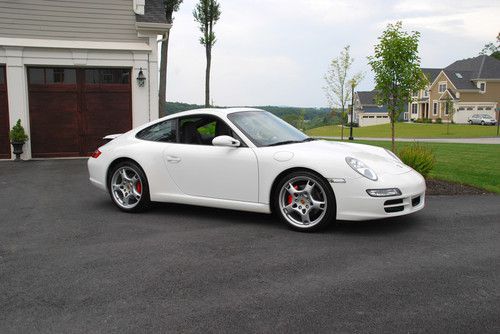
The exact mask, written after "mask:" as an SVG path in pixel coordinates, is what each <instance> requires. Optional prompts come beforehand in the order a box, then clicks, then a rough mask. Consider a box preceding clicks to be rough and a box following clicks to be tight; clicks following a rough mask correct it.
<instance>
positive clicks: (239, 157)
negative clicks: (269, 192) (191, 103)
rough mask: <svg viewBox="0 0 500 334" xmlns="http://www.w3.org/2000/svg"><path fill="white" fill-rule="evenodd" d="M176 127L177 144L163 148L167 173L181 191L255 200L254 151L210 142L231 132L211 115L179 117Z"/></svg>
mask: <svg viewBox="0 0 500 334" xmlns="http://www.w3.org/2000/svg"><path fill="white" fill-rule="evenodd" d="M178 126H179V143H178V144H176V145H169V146H168V147H166V148H165V150H164V151H163V158H164V161H165V165H166V168H167V171H168V173H169V174H170V176H171V177H172V179H173V180H174V182H175V183H176V184H177V186H178V187H179V188H180V189H181V191H182V192H183V193H185V194H187V195H191V196H201V197H209V198H217V199H225V200H234V201H245V202H257V201H258V166H257V158H256V156H255V153H254V152H253V150H252V149H251V148H249V147H246V146H245V145H244V144H243V145H242V146H240V147H221V146H213V145H212V143H211V141H212V139H213V138H214V137H215V136H217V135H220V134H226V135H231V134H233V133H232V130H231V129H230V128H229V127H228V126H227V124H226V123H225V122H223V121H222V120H221V119H219V118H216V117H214V116H207V115H201V116H189V117H183V118H180V119H179V121H178ZM218 127H219V128H224V131H222V130H217V128H218ZM217 132H218V133H217ZM222 132H224V133H222ZM233 135H234V134H233Z"/></svg>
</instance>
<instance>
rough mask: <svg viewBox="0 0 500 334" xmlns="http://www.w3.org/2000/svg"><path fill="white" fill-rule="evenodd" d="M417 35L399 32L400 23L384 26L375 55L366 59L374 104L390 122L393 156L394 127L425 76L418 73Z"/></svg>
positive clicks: (401, 25)
mask: <svg viewBox="0 0 500 334" xmlns="http://www.w3.org/2000/svg"><path fill="white" fill-rule="evenodd" d="M419 37H420V33H419V32H418V31H412V32H411V33H408V32H406V31H403V24H402V22H401V21H398V22H396V23H395V24H388V25H387V29H386V30H385V31H384V32H383V33H382V36H380V37H379V38H378V40H379V44H377V45H376V46H375V53H374V55H373V56H370V57H368V60H369V64H370V65H371V68H372V70H373V72H374V73H375V83H376V85H375V89H376V90H377V91H378V93H377V97H376V98H377V103H378V104H379V105H387V110H388V112H389V118H390V121H391V138H392V151H393V152H395V150H396V147H395V146H396V145H395V140H394V138H395V129H394V123H395V122H396V121H397V119H398V118H399V115H400V114H401V112H403V110H404V106H405V105H406V104H407V103H408V101H409V100H410V98H411V94H412V92H413V91H418V90H420V89H423V88H424V87H425V84H426V80H425V76H424V74H423V73H422V70H421V69H420V57H419V55H418V41H419Z"/></svg>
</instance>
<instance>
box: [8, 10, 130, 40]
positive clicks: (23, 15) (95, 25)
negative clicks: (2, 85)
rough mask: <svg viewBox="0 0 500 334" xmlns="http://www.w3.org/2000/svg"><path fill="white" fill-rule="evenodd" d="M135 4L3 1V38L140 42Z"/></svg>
mask: <svg viewBox="0 0 500 334" xmlns="http://www.w3.org/2000/svg"><path fill="white" fill-rule="evenodd" d="M132 5H133V1H132V0H106V1H100V0H50V1H47V0H0V36H1V37H14V38H38V39H51V40H53V39H55V40H58V39H59V40H85V41H103V42H106V41H113V42H137V41H138V37H137V30H136V28H135V15H134V12H133V10H132Z"/></svg>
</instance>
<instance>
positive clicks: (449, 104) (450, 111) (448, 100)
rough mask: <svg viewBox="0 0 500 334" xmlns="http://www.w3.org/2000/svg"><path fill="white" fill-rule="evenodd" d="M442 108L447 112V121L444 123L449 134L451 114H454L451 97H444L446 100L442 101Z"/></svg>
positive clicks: (451, 120)
mask: <svg viewBox="0 0 500 334" xmlns="http://www.w3.org/2000/svg"><path fill="white" fill-rule="evenodd" d="M444 108H445V110H446V113H447V114H448V123H447V125H446V134H447V135H449V134H450V123H451V122H453V115H454V114H455V108H453V101H451V98H450V97H449V96H448V97H447V98H446V102H445V103H444Z"/></svg>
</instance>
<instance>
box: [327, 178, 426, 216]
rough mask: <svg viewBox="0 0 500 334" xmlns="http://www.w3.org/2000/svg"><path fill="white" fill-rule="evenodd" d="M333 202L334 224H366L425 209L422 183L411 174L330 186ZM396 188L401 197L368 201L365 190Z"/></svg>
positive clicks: (373, 198) (349, 181)
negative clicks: (334, 204)
mask: <svg viewBox="0 0 500 334" xmlns="http://www.w3.org/2000/svg"><path fill="white" fill-rule="evenodd" d="M331 185H332V188H333V191H334V193H335V197H336V201H337V219H338V220H353V221H356V220H370V219H382V218H389V217H396V216H403V215H407V214H410V213H413V212H417V211H419V210H421V209H423V208H424V206H425V189H426V188H425V180H424V178H423V177H422V176H421V175H420V174H419V173H417V172H415V171H414V170H411V171H409V172H407V173H404V174H398V175H388V174H386V175H381V176H379V179H378V180H377V181H371V180H368V179H367V178H364V177H361V178H356V179H349V180H346V183H331ZM386 188H398V189H399V190H401V195H399V196H390V197H371V196H370V195H368V193H367V192H366V190H367V189H386Z"/></svg>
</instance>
